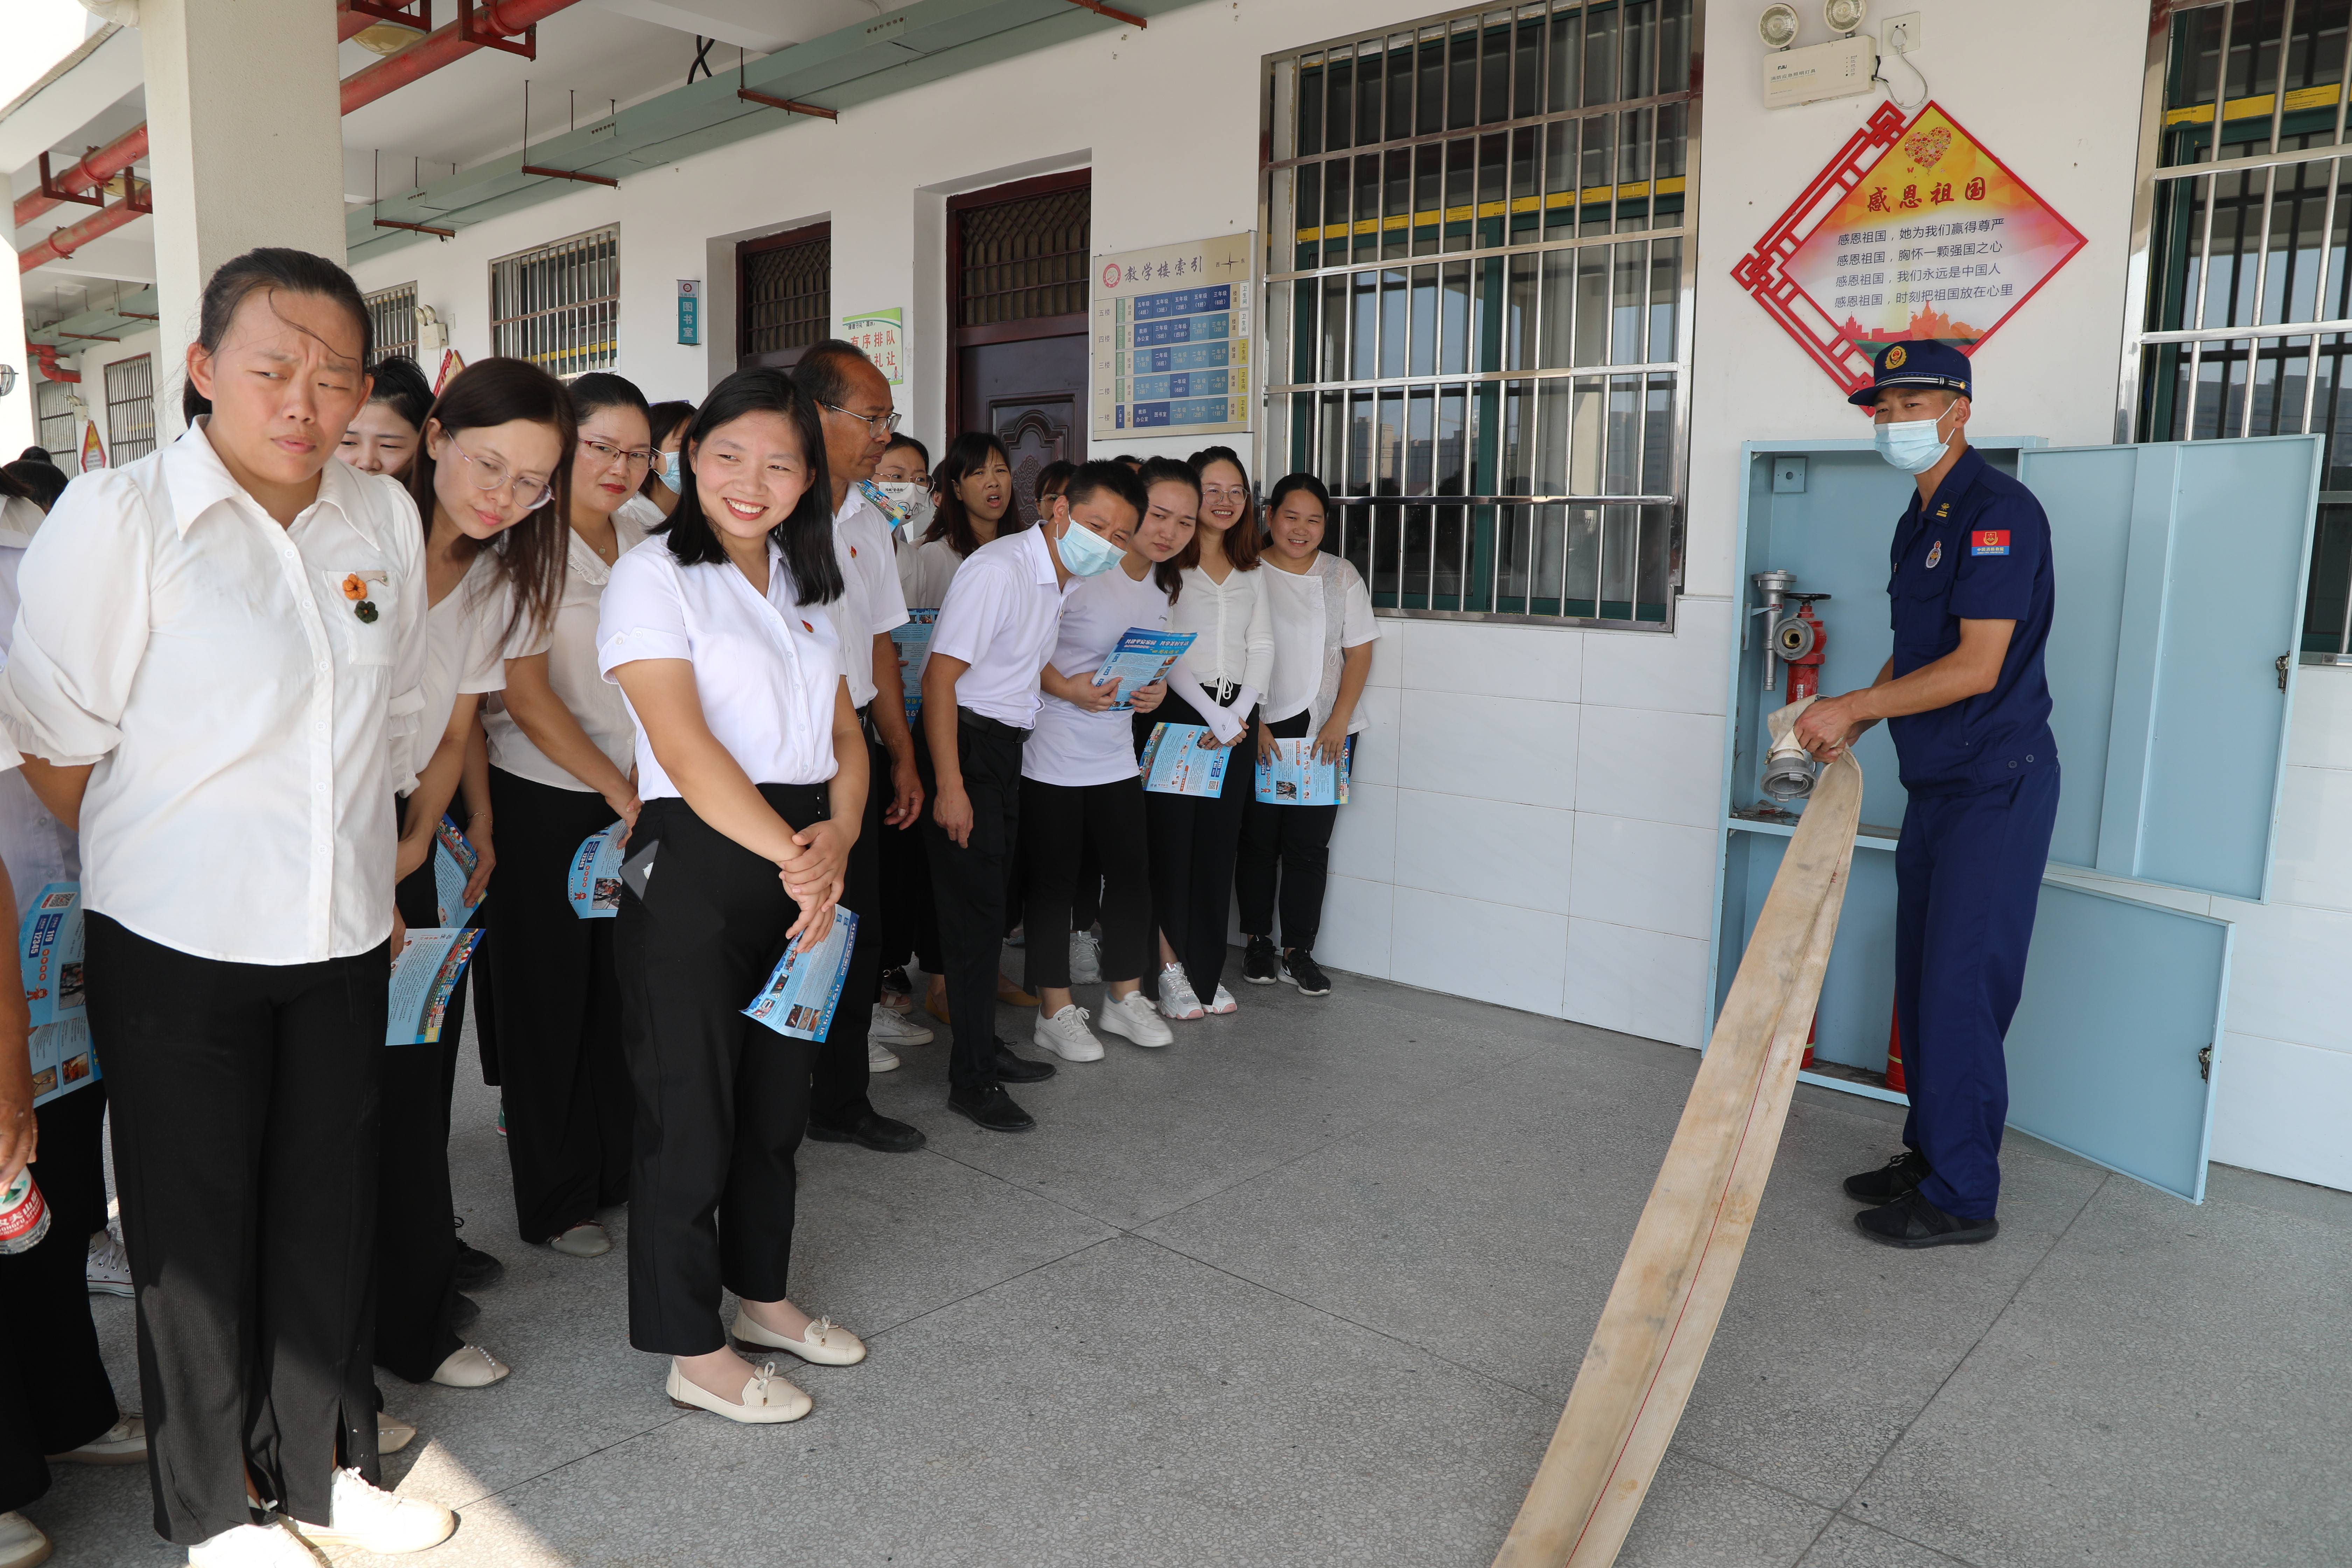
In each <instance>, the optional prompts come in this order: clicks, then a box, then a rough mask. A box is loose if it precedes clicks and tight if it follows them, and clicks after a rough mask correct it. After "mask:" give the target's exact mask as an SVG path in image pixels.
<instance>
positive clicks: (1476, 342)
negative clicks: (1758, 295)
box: [1262, 0, 1699, 627]
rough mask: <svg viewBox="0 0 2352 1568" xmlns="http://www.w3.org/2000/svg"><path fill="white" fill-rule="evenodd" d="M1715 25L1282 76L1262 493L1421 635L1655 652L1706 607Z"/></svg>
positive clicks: (1349, 43) (1272, 124) (1664, 16)
mask: <svg viewBox="0 0 2352 1568" xmlns="http://www.w3.org/2000/svg"><path fill="white" fill-rule="evenodd" d="M1695 49H1696V42H1695V39H1694V37H1693V30H1692V24H1691V5H1690V0H1592V3H1591V4H1587V3H1585V0H1548V3H1544V4H1527V5H1517V6H1514V7H1511V8H1508V9H1502V10H1488V11H1475V12H1462V13H1458V14H1454V15H1449V16H1438V17H1435V18H1433V19H1432V20H1430V21H1428V22H1425V23H1423V24H1419V25H1416V26H1411V27H1402V28H1398V29H1396V30H1394V31H1392V32H1389V33H1386V34H1384V35H1382V36H1381V37H1370V38H1349V39H1342V40H1339V41H1336V42H1333V43H1329V44H1326V45H1324V46H1322V47H1318V48H1314V49H1308V50H1306V51H1303V52H1297V53H1285V54H1282V55H1276V56H1270V57H1268V58H1267V59H1266V62H1265V66H1266V92H1267V100H1266V101H1267V115H1268V135H1267V138H1266V142H1265V144H1266V146H1267V148H1268V151H1269V154H1270V156H1269V157H1268V159H1267V161H1266V163H1265V183H1264V188H1263V197H1264V201H1265V215H1264V220H1263V225H1262V226H1263V227H1264V229H1265V235H1266V238H1267V249H1266V258H1265V267H1266V279H1267V286H1266V291H1265V334H1266V344H1267V347H1266V349H1265V358H1266V364H1265V380H1266V382H1267V399H1266V403H1267V408H1266V418H1265V433H1264V437H1263V441H1264V447H1263V452H1262V462H1263V464H1264V471H1265V473H1266V474H1267V475H1269V476H1272V475H1278V474H1282V473H1285V472H1286V471H1290V470H1294V469H1305V470H1307V471H1310V472H1313V473H1315V474H1317V475H1318V476H1319V477H1320V478H1321V479H1323V481H1324V482H1325V484H1326V485H1328V487H1329V488H1330V490H1331V493H1332V495H1333V497H1334V498H1335V499H1336V500H1338V501H1339V505H1338V507H1337V509H1336V510H1337V511H1338V513H1339V516H1338V518H1337V520H1336V521H1337V526H1336V527H1335V528H1334V529H1333V530H1332V531H1331V535H1330V537H1329V538H1328V540H1327V542H1326V545H1325V548H1327V549H1330V550H1335V551H1337V552H1339V553H1340V554H1342V555H1344V556H1346V557H1347V558H1348V559H1349V561H1351V562H1353V563H1354V564H1355V566H1356V568H1357V570H1358V571H1360V572H1361V573H1362V574H1363V575H1364V580H1365V582H1366V583H1367V584H1369V585H1370V588H1371V590H1372V596H1373V603H1374V604H1375V605H1380V606H1381V607H1383V608H1391V609H1396V610H1401V611H1405V612H1409V613H1413V614H1426V615H1472V616H1483V617H1494V616H1508V617H1528V618H1534V619H1542V620H1568V621H1574V622H1579V623H1589V624H1599V625H1616V626H1648V627H1656V626H1664V625H1669V624H1671V621H1672V617H1673V596H1674V593H1675V588H1676V587H1677V586H1678V585H1679V584H1680V581H1681V572H1682V562H1681V550H1682V532H1683V506H1684V494H1685V485H1684V468H1685V423H1686V416H1685V388H1686V385H1687V382H1688V370H1689V363H1690V346H1689V345H1690V310H1689V301H1690V299H1691V292H1692V287H1693V277H1694V268H1696V262H1697V257H1696V244H1695V231H1694V229H1693V227H1692V222H1693V219H1694V216H1695V215H1696V211H1697V202H1696V178H1697V172H1696V167H1695V163H1694V160H1693V157H1692V150H1693V149H1694V148H1695V147H1696V144H1697V137H1698V115H1699V106H1698V99H1697V97H1696V94H1695V93H1694V92H1693V91H1692V60H1693V55H1694V51H1695Z"/></svg>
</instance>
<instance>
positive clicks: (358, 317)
mask: <svg viewBox="0 0 2352 1568" xmlns="http://www.w3.org/2000/svg"><path fill="white" fill-rule="evenodd" d="M369 341H370V331H369V317H368V311H367V307H366V305H365V304H364V303H363V302H362V300H361V298H360V294H359V290H358V289H356V288H355V287H354V286H353V285H352V280H351V279H350V277H349V276H348V275H346V274H345V273H344V272H343V270H342V269H341V268H339V267H337V266H335V265H334V264H333V263H331V262H329V261H326V260H323V259H321V258H318V257H315V256H310V255H308V254H306V253H304V252H301V251H294V250H279V249H269V250H257V251H252V252H248V253H247V255H245V256H242V257H239V258H236V259H235V260H233V261H230V262H228V263H226V265H224V266H223V267H222V268H220V270H219V271H218V272H216V273H215V274H214V276H213V278H212V279H211V280H210V282H209V283H208V284H207V285H206V287H205V293H204V299H203V304H202V308H201V314H200V318H199V322H198V327H197V331H196V341H195V342H194V343H193V344H191V345H190V347H189V349H188V357H187V376H188V390H189V394H190V396H189V398H188V399H187V405H188V407H189V411H190V413H191V415H192V416H203V417H196V418H194V420H193V423H192V425H191V427H190V428H189V429H188V431H187V432H186V433H185V434H184V435H183V436H182V437H180V438H179V439H178V440H176V441H173V442H172V443H171V444H170V445H168V446H166V447H162V448H161V449H159V450H158V451H156V452H155V453H153V454H152V456H149V457H146V458H141V459H139V460H138V461H137V462H134V463H131V464H129V465H127V466H126V467H124V468H117V469H112V470H109V471H105V472H101V473H95V474H88V475H84V476H83V477H82V479H80V480H79V481H78V482H77V483H76V484H74V485H73V486H72V487H71V488H70V489H68V491H67V494H66V496H65V499H64V500H61V501H60V502H59V503H58V508H57V510H55V511H54V512H53V513H51V514H50V516H49V519H48V521H47V522H46V523H44V524H43V525H42V528H41V531H40V533H39V535H38V536H37V538H36V539H35V540H34V542H33V545H32V548H31V549H30V550H28V551H27V552H26V557H25V564H24V571H23V577H22V584H23V589H24V595H25V608H24V611H23V613H22V616H20V619H19V622H18V630H17V635H16V639H15V642H14V644H13V645H12V647H10V649H9V659H8V668H7V671H6V675H5V679H0V721H5V726H6V728H7V729H8V731H9V732H10V735H11V738H12V739H13V740H15V741H16V742H17V744H18V746H19V748H20V749H21V750H24V751H25V752H27V753H28V754H29V755H32V756H36V757H39V758H44V759H46V762H45V763H40V764H37V765H33V766H32V769H31V772H32V773H33V775H34V777H33V783H34V784H35V786H36V787H37V789H39V790H41V791H42V793H43V795H44V798H45V799H46V800H47V802H48V804H49V805H50V807H51V809H53V810H55V811H56V812H57V813H58V816H59V817H60V818H61V819H63V820H65V821H67V822H68V823H77V824H78V826H79V830H80V833H81V848H82V895H83V901H84V905H85V908H86V909H87V910H88V914H87V924H86V927H85V942H86V952H87V960H86V963H87V975H88V983H89V985H88V988H89V1024H90V1035H91V1038H92V1041H93V1043H94V1045H95V1046H96V1047H97V1049H98V1051H99V1053H100V1057H101V1058H103V1060H104V1061H105V1064H106V1079H107V1085H108V1089H109V1093H110V1109H111V1111H112V1114H113V1123H114V1169H115V1180H116V1184H117V1186H118V1188H119V1190H120V1191H121V1193H122V1194H123V1205H122V1226H123V1233H124V1239H125V1241H126V1242H127V1244H128V1250H129V1252H130V1257H131V1279H132V1284H133V1287H134V1289H135V1292H136V1296H137V1300H138V1312H139V1334H140V1355H139V1364H140V1384H141V1392H142V1400H143V1405H144V1407H145V1410H146V1412H147V1420H148V1427H149V1446H150V1457H149V1476H150V1478H151V1480H152V1489H153V1494H154V1500H155V1522H156V1527H157V1529H158V1530H159V1531H161V1532H162V1533H163V1535H164V1536H165V1537H166V1538H167V1539H169V1540H172V1541H173V1542H179V1543H181V1544H183V1545H185V1546H187V1547H188V1548H189V1549H190V1550H189V1553H188V1560H189V1562H190V1563H192V1564H195V1565H197V1568H217V1565H221V1564H243V1563H288V1564H299V1563H315V1561H316V1558H315V1556H314V1555H313V1554H312V1553H311V1552H310V1548H309V1547H307V1546H305V1545H304V1544H303V1543H302V1542H299V1541H295V1540H292V1539H290V1538H289V1537H288V1535H287V1534H286V1532H285V1529H284V1527H283V1526H281V1525H279V1524H277V1523H274V1522H273V1523H268V1524H263V1523H256V1522H254V1513H253V1511H252V1508H251V1503H250V1498H251V1497H252V1496H259V1497H262V1498H267V1499H271V1500H275V1502H276V1505H277V1507H278V1509H279V1510H281V1511H282V1513H283V1514H284V1515H285V1516H286V1517H287V1519H288V1520H289V1521H290V1522H291V1523H292V1526H293V1528H294V1530H296V1531H299V1532H300V1533H301V1534H302V1535H305V1536H308V1537H310V1538H311V1539H313V1540H327V1541H341V1542H351V1543H352V1544H355V1545H359V1546H361V1547H362V1548H363V1549H365V1550H370V1551H376V1552H386V1551H414V1550H418V1549H421V1548H423V1547H425V1546H430V1545H432V1544H434V1543H436V1542H439V1541H441V1540H443V1539H445V1538H446V1536H447V1535H448V1534H449V1532H450V1531H452V1530H453V1529H455V1528H456V1522H455V1520H454V1519H453V1518H452V1516H451V1515H450V1514H449V1512H448V1510H446V1509H441V1508H436V1507H434V1506H433V1505H430V1504H426V1503H422V1502H417V1501H414V1500H404V1499H399V1498H395V1497H393V1496H392V1495H391V1494H389V1493H386V1492H383V1491H380V1490H378V1489H376V1488H375V1487H374V1486H373V1485H372V1484H371V1479H372V1478H373V1477H374V1476H375V1474H376V1419H375V1397H374V1390H373V1385H372V1383H371V1379H370V1375H369V1370H370V1369H369V1366H368V1354H367V1348H366V1347H367V1323H368V1321H369V1318H370V1317H371V1316H372V1314H373V1302H372V1300H370V1296H371V1289H370V1287H371V1276H372V1275H373V1258H372V1256H371V1250H370V1247H369V1240H370V1237H371V1235H372V1233H373V1226H374V1221H375V1185H376V1141H377V1123H376V1105H377V1099H376V1097H377V1083H378V1075H379V1073H380V1071H381V1069H382V1068H383V1058H384V1057H385V1055H386V1054H387V1053H386V1051H385V1049H384V1044H383V1041H384V1033H385V1011H386V1002H387V993H388V984H387V980H388V974H389V965H390V952H389V945H388V938H389V935H390V932H391V928H392V925H393V922H394V913H393V883H394V874H393V841H394V828H393V816H392V813H391V812H389V811H387V810H386V809H385V799H384V797H385V795H387V794H388V793H390V792H391V791H392V790H393V789H394V786H395V785H399V784H404V783H405V782H406V780H407V776H408V773H409V763H410V757H409V748H410V745H411V744H412V736H413V732H414V731H415V727H416V723H417V719H418V714H419V710H420V708H421V707H422V703H423V696H422V691H421V688H422V685H423V681H424V675H425V551H424V531H423V530H422V529H421V528H420V527H419V526H418V524H417V517H416V509H415V504H414V503H413V502H412V501H411V500H409V498H408V496H407V494H406V492H404V490H402V489H400V488H399V487H398V486H397V485H395V484H394V483H393V482H392V481H391V480H389V479H381V478H376V477H373V476H369V475H365V474H362V473H359V472H358V471H356V470H355V469H353V468H350V467H349V466H348V465H345V464H342V463H338V462H334V461H332V460H331V459H332V458H333V457H334V453H335V447H336V443H337V442H338V441H339V440H341V437H342V433H343V429H344V426H347V425H348V424H349V423H350V422H351V418H352V415H354V414H356V413H357V412H358V411H359V409H360V408H361V406H362V405H364V404H365V402H366V401H367V392H368V376H367V372H366V369H365V366H366V363H367V353H368V348H369ZM352 584H356V585H357V587H358V590H359V594H358V596H357V597H353V596H351V595H350V593H349V585H352ZM248 1478H249V1484H250V1486H251V1487H252V1488H253V1491H252V1492H251V1493H248V1491H247V1486H248Z"/></svg>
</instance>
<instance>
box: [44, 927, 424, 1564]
mask: <svg viewBox="0 0 2352 1568" xmlns="http://www.w3.org/2000/svg"><path fill="white" fill-rule="evenodd" d="M85 930H86V933H87V934H86V937H85V941H86V944H87V951H88V963H89V1025H90V1038H91V1042H92V1044H93V1045H95V1046H96V1047H97V1049H98V1052H99V1057H100V1060H101V1061H103V1062H104V1063H105V1064H106V1083H107V1091H108V1096H109V1100H110V1106H111V1109H112V1110H113V1120H114V1178H115V1190H116V1191H117V1192H118V1193H119V1194H121V1199H122V1239H123V1243H124V1245H125V1247H127V1248H128V1250H129V1252H130V1255H131V1286H132V1289H133V1290H134V1291H135V1292H136V1295H137V1299H138V1311H139V1393H140V1403H141V1405H142V1407H143V1408H144V1410H145V1412H146V1415H147V1473H148V1479H149V1481H150V1484H151V1486H152V1490H153V1493H154V1500H155V1529H156V1531H158V1532H159V1533H160V1534H162V1535H163V1537H164V1538H165V1539H166V1540H169V1541H173V1542H178V1543H180V1544H182V1545H193V1544H194V1543H195V1542H200V1541H203V1540H205V1538H207V1537H209V1536H213V1535H217V1534H219V1533H220V1532H221V1531H224V1530H227V1529H229V1528H230V1527H232V1526H234V1525H240V1524H244V1523H246V1522H247V1520H248V1519H249V1517H250V1514H249V1510H247V1504H246V1492H245V1479H246V1472H247V1468H248V1467H249V1468H251V1470H252V1472H253V1475H254V1477H255V1479H256V1480H257V1484H258V1485H259V1486H260V1487H261V1489H263V1491H264V1493H265V1495H267V1496H269V1497H274V1498H275V1499H276V1500H277V1501H278V1506H279V1507H280V1508H281V1509H282V1510H284V1511H286V1512H287V1513H289V1514H290V1515H292V1516H293V1517H294V1518H296V1519H298V1520H302V1521H307V1522H310V1523H312V1524H319V1523H323V1522H325V1521H326V1520H327V1517H328V1495H329V1484H330V1482H331V1479H332V1478H333V1475H334V1469H335V1466H336V1465H337V1464H338V1463H341V1464H342V1465H345V1466H348V1467H352V1468H357V1469H358V1470H359V1471H360V1472H361V1474H362V1475H364V1476H365V1477H367V1479H370V1480H371V1481H373V1480H374V1479H377V1473H378V1472H377V1468H376V1450H375V1391H374V1388H373V1384H372V1383H371V1381H370V1377H369V1352H368V1346H369V1342H370V1341H371V1339H372V1338H373V1322H372V1321H371V1320H372V1318H373V1311H372V1306H373V1293H374V1285H375V1281H374V1278H373V1274H374V1263H375V1247H374V1227H375V1214H376V1203H375V1183H376V1112H377V1087H376V1086H377V1078H378V1074H379V1072H380V1071H381V1069H382V1067H383V1058H385V1057H386V1056H388V1055H390V1054H391V1053H390V1052H389V1051H388V1050H386V1049H385V1047H384V1044H383V1033H384V1005H385V999H386V993H387V991H388V989H389V984H388V983H389V979H390V975H391V954H390V952H389V951H388V949H387V948H386V946H385V945H384V944H383V943H378V944H377V945H376V946H374V947H373V948H371V949H369V950H368V951H367V952H362V953H357V954H354V955H353V956H352V957H349V958H334V959H328V960H325V961H323V962H320V963H289V964H262V963H225V962H223V961H221V960H218V959H210V958H197V957H195V956H194V955H192V954H189V953H185V952H179V951H177V950H176V949H173V948H169V947H165V946H163V944H162V943H161V942H150V941H148V940H147V939H146V938H145V937H142V936H139V935H136V934H135V933H133V932H131V931H127V930H125V929H124V928H123V927H122V926H121V925H118V924H117V923H116V922H114V921H110V920H109V919H107V918H106V917H105V916H104V915H101V914H100V913H98V912H97V911H95V910H92V911H91V912H90V913H89V917H88V920H87V924H86V927H85ZM440 1213H441V1215H442V1221H441V1223H442V1228H443V1229H444V1230H445V1231H446V1229H447V1228H448V1217H447V1216H448V1208H447V1205H446V1203H445V1204H444V1205H443V1206H442V1208H441V1211H440ZM74 1252H75V1254H76V1256H77V1257H79V1255H80V1253H81V1248H80V1247H75V1248H74Z"/></svg>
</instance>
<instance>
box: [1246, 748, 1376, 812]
mask: <svg viewBox="0 0 2352 1568" xmlns="http://www.w3.org/2000/svg"><path fill="white" fill-rule="evenodd" d="M1274 748H1275V749H1274V753H1273V754H1272V755H1271V756H1268V755H1266V754H1265V753H1263V752H1261V753H1260V754H1259V756H1258V759H1257V798H1258V799H1259V800H1261V801H1263V802H1264V803H1265V804H1266V805H1347V804H1348V769H1349V764H1350V763H1353V762H1354V761H1355V759H1356V737H1354V736H1353V735H1350V736H1349V737H1348V741H1347V744H1345V745H1343V746H1341V747H1340V748H1339V761H1338V762H1337V763H1324V762H1318V761H1316V758H1315V738H1314V737H1313V736H1311V735H1307V736H1301V737H1300V738H1299V739H1297V740H1295V741H1276V742H1275V743H1274Z"/></svg>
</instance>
